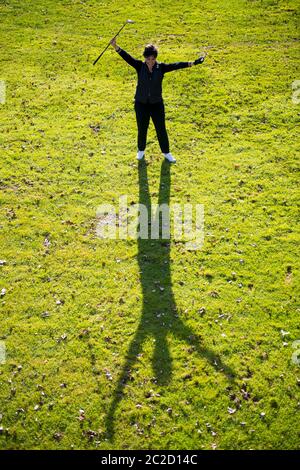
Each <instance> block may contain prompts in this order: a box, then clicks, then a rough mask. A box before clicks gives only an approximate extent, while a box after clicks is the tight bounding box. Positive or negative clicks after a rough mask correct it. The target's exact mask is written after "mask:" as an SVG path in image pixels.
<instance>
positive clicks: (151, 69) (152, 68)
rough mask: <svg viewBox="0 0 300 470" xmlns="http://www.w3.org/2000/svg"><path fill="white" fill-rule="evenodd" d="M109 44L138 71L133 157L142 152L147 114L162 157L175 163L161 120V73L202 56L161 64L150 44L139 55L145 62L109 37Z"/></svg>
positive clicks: (162, 103) (162, 119) (200, 61)
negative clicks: (134, 154)
mask: <svg viewBox="0 0 300 470" xmlns="http://www.w3.org/2000/svg"><path fill="white" fill-rule="evenodd" d="M110 43H111V45H112V46H113V48H114V49H115V50H116V51H117V52H118V54H119V55H120V56H121V57H122V58H123V59H124V60H125V61H126V62H127V63H128V64H129V65H131V66H132V67H134V68H135V70H136V71H137V74H138V83H137V87H136V93H135V97H134V98H135V105H134V108H135V114H136V121H137V127H138V152H137V159H138V160H141V159H142V158H143V157H144V154H145V148H146V139H147V131H148V127H149V122H150V117H151V118H152V121H153V124H154V127H155V130H156V134H157V138H158V142H159V145H160V148H161V151H162V153H163V154H164V156H165V158H166V159H167V160H168V161H169V162H171V163H175V162H176V160H175V158H174V157H173V155H172V154H171V153H170V148H169V139H168V133H167V129H166V123H165V107H164V102H163V98H162V81H163V78H164V74H165V73H167V72H172V71H173V70H178V69H184V68H186V67H192V65H198V64H202V62H203V61H204V58H205V55H206V54H205V55H204V57H199V59H197V60H195V61H194V62H175V63H173V64H164V63H162V62H157V61H156V58H157V54H158V51H157V49H156V47H155V46H154V45H153V44H148V45H147V46H146V47H145V50H144V54H143V56H144V57H145V62H143V61H142V60H137V59H134V58H133V57H131V55H129V54H128V53H127V52H126V51H124V49H121V47H119V46H118V45H117V43H116V39H115V38H113V39H112V40H111V41H110Z"/></svg>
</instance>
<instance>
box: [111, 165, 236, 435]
mask: <svg viewBox="0 0 300 470" xmlns="http://www.w3.org/2000/svg"><path fill="white" fill-rule="evenodd" d="M138 170H139V203H140V204H144V205H145V206H146V207H147V208H148V213H149V214H151V198H150V194H149V186H148V177H147V166H146V163H145V161H144V160H142V161H140V162H139V167H138ZM169 201H170V164H169V163H167V162H166V161H164V162H163V163H162V166H161V174H160V187H159V200H158V204H159V205H161V204H168V205H169ZM149 220H151V219H149ZM137 259H138V264H139V271H140V279H141V286H142V293H143V306H142V314H141V320H140V324H139V326H138V328H137V331H136V333H135V336H134V338H133V340H132V341H131V344H130V346H129V349H128V352H127V355H126V358H125V363H124V366H123V368H122V371H121V373H120V376H119V378H118V382H117V386H116V389H115V391H114V394H113V398H112V402H111V405H110V408H109V410H108V413H107V416H106V432H107V437H108V438H110V439H113V437H114V432H115V431H114V421H115V412H116V409H117V406H118V404H119V403H120V401H121V400H122V398H123V396H124V392H125V389H126V384H127V383H128V382H129V381H132V380H133V378H132V375H131V373H132V369H133V366H134V365H135V364H136V362H138V361H139V358H138V355H139V354H141V352H142V347H143V343H144V342H145V340H147V339H148V338H149V337H152V339H153V340H154V353H153V358H152V367H153V371H154V374H155V381H156V383H158V384H160V385H167V384H168V383H169V382H170V380H171V377H172V358H171V356H170V352H169V348H168V343H167V336H169V335H170V334H172V335H173V336H174V337H177V338H178V339H180V340H181V341H184V342H186V343H188V344H189V345H190V347H191V348H192V351H193V352H195V353H197V354H198V355H200V356H201V357H203V358H205V359H206V360H207V361H208V362H209V363H210V364H211V365H212V366H213V367H214V368H215V370H217V371H219V372H222V373H223V374H225V375H226V376H227V377H228V379H229V380H233V378H234V372H233V371H232V370H231V369H230V368H229V367H227V366H225V365H224V364H223V363H222V361H221V359H220V357H219V356H218V355H216V354H215V353H214V352H213V351H211V350H209V349H207V348H205V347H204V346H203V345H201V338H200V337H199V335H197V334H196V333H195V332H194V331H193V330H192V329H191V328H190V327H189V326H187V325H186V324H184V323H183V322H182V320H181V319H180V318H179V315H178V313H177V308H176V303H175V299H174V295H173V292H172V280H171V269H170V239H167V240H164V239H161V238H160V239H158V240H155V239H142V238H138V255H137Z"/></svg>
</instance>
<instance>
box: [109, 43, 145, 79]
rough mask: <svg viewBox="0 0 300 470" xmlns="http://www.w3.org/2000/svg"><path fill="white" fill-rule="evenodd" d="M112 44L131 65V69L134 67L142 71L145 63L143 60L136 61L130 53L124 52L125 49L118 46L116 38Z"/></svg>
mask: <svg viewBox="0 0 300 470" xmlns="http://www.w3.org/2000/svg"><path fill="white" fill-rule="evenodd" d="M110 43H111V45H112V46H113V48H114V49H115V51H116V52H117V53H118V54H119V55H120V56H121V57H122V59H124V60H125V61H126V62H127V64H129V65H131V67H134V68H135V70H136V71H138V70H140V68H141V66H142V63H143V62H142V61H141V60H137V59H135V58H134V57H132V56H131V55H130V54H128V52H126V51H124V49H121V47H120V46H118V45H117V43H116V39H115V38H113V39H112V40H111V41H110Z"/></svg>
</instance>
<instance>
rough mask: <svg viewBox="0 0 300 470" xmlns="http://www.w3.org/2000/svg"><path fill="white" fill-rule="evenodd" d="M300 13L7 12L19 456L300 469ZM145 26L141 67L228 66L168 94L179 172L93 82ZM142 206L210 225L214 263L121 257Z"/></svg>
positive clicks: (10, 432)
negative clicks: (103, 223)
mask: <svg viewBox="0 0 300 470" xmlns="http://www.w3.org/2000/svg"><path fill="white" fill-rule="evenodd" d="M298 7H299V4H298V2H297V1H296V0H282V1H281V0H278V1H275V0H252V1H250V0H248V1H246V0H234V1H225V0H220V1H216V0H203V1H199V0H189V1H184V0H173V1H170V0H160V1H158V0H153V1H152V2H151V3H150V2H146V1H142V0H136V1H135V0H129V1H128V2H125V4H124V3H123V2H121V1H114V0H111V1H106V0H103V1H96V0H86V1H84V0H82V1H79V0H64V1H55V0H44V1H42V0H35V1H29V0H23V1H22V2H21V1H18V0H0V18H1V23H0V31H1V35H0V41H1V56H0V81H1V82H2V84H3V83H5V86H6V95H5V100H4V99H3V96H2V102H1V103H0V119H1V134H0V148H1V174H0V189H1V193H0V228H1V231H0V237H1V240H0V242H1V245H0V258H1V262H0V276H1V278H0V279H1V283H0V292H1V297H0V315H1V329H0V349H1V348H2V356H3V357H2V361H1V362H2V363H1V364H0V394H1V395H0V396H1V399H0V403H1V408H0V448H1V449H122V450H123V449H124V450H125V449H170V450H171V449H172V450H173V449H299V448H300V444H299V443H300V424H299V423H300V420H299V411H300V394H299V390H300V389H299V385H300V365H299V364H297V361H294V362H293V361H292V355H293V353H294V357H295V356H296V359H297V354H298V353H299V351H298V352H297V345H296V344H295V343H294V342H295V341H297V340H300V325H299V312H300V310H299V308H300V306H299V296H298V292H299V270H298V268H299V261H298V260H299V254H298V253H297V251H298V250H297V248H298V244H299V224H298V221H299V212H298V200H299V192H298V187H297V186H298V182H299V173H298V169H299V165H298V161H297V158H296V151H297V147H298V149H299V127H298V129H297V124H298V126H299V115H300V103H299V99H295V96H296V95H297V92H295V91H293V89H292V86H293V83H294V82H295V80H300V70H299V36H298V35H299V10H297V8H298ZM127 18H131V19H133V20H134V21H135V24H134V25H128V26H127V27H126V28H125V29H124V30H123V31H122V33H121V35H120V38H119V40H118V44H119V45H120V46H121V47H123V48H124V49H125V50H127V51H128V52H129V53H131V54H132V55H133V56H135V57H137V58H142V57H141V56H142V52H143V48H144V46H145V44H147V43H149V42H154V43H155V44H156V45H157V46H158V48H159V57H158V59H159V60H160V61H162V62H174V61H191V60H195V59H196V58H197V57H198V56H199V53H201V52H204V51H206V52H208V56H207V58H206V60H205V62H204V64H203V65H200V66H197V67H192V68H190V69H186V70H179V71H176V72H173V73H170V74H167V75H166V77H165V79H164V101H165V106H166V115H167V128H168V131H169V138H170V143H171V151H172V153H173V154H174V156H175V157H176V158H177V163H176V165H173V166H170V165H169V164H167V163H165V162H163V157H162V154H161V152H160V149H159V146H158V142H157V139H156V135H155V132H154V129H153V126H152V125H151V127H150V131H149V135H148V146H147V149H146V162H147V164H145V163H141V164H139V165H138V163H137V161H136V159H135V154H136V123H135V115H134V110H133V96H134V91H135V86H136V72H135V71H134V69H132V68H131V67H129V66H128V65H127V64H126V63H125V62H124V61H123V60H122V59H121V58H120V57H119V56H118V54H116V52H115V51H114V50H113V49H112V48H111V47H110V48H109V50H108V51H107V52H106V53H105V55H104V56H103V57H102V58H101V60H100V62H98V64H97V65H96V66H93V65H92V63H93V61H94V59H95V58H96V57H97V56H98V55H99V53H100V52H101V50H102V49H103V48H104V47H105V45H106V44H107V42H108V41H109V39H110V38H111V37H112V36H113V35H114V34H115V33H116V32H117V31H118V29H119V28H120V27H121V26H122V24H123V23H124V21H125V20H126V19H127ZM2 95H3V93H2ZM297 96H298V95H297ZM293 97H294V99H293ZM148 189H149V191H148ZM125 194H126V195H127V196H128V201H129V202H130V203H138V202H143V203H145V204H150V200H151V201H152V202H153V203H155V202H169V203H170V204H173V203H180V204H185V203H192V204H204V208H205V209H204V210H205V240H204V245H203V248H202V249H200V250H195V251H189V250H186V248H185V244H184V243H183V242H178V241H176V240H175V239H172V238H171V240H170V241H169V243H168V241H165V240H140V239H139V240H134V239H131V240H120V239H118V240H109V239H104V240H103V239H102V240H101V239H100V238H99V237H97V236H96V232H95V229H96V226H97V218H96V211H97V207H98V206H99V205H101V204H103V203H109V204H117V203H118V200H119V197H120V196H121V195H125ZM297 286H298V292H297ZM4 349H5V350H6V356H5V357H4ZM299 349H300V346H298V350H299ZM298 362H299V361H298Z"/></svg>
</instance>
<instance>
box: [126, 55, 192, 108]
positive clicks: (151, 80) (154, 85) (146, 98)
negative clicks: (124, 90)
mask: <svg viewBox="0 0 300 470" xmlns="http://www.w3.org/2000/svg"><path fill="white" fill-rule="evenodd" d="M118 54H120V56H121V57H122V58H123V59H124V60H125V61H126V62H127V63H128V64H129V65H131V66H132V67H134V68H135V70H136V71H137V74H138V83H137V87H136V92H135V96H134V98H135V100H136V101H139V102H141V103H148V102H149V103H159V102H160V101H162V100H163V99H162V86H161V85H162V81H163V78H164V74H165V73H167V72H172V71H173V70H178V69H184V68H186V67H189V62H175V63H173V64H164V63H161V62H156V63H155V65H154V67H153V69H152V72H149V69H148V66H147V64H146V63H145V62H143V61H142V60H137V59H134V58H133V57H131V55H129V54H128V53H127V52H126V51H124V50H123V49H121V48H120V49H119V50H118Z"/></svg>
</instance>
